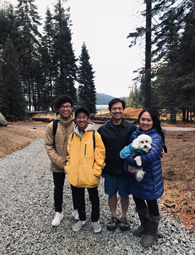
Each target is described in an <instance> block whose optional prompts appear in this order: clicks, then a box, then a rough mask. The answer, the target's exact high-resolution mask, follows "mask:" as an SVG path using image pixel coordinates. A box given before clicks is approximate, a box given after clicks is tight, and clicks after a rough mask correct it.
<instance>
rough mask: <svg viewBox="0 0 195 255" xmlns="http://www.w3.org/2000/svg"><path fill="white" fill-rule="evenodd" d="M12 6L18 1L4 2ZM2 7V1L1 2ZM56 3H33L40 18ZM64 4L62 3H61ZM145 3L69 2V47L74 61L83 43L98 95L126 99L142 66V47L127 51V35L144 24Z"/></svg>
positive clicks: (53, 0) (49, 0) (110, 0)
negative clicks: (73, 54) (136, 71)
mask: <svg viewBox="0 0 195 255" xmlns="http://www.w3.org/2000/svg"><path fill="white" fill-rule="evenodd" d="M7 1H8V2H10V3H12V4H13V5H14V6H15V5H16V4H17V0H7ZM0 2H1V3H3V0H0ZM56 2H57V0H46V1H45V0H35V5H37V7H38V11H39V14H40V16H41V17H42V18H43V20H44V17H45V12H46V8H47V7H49V8H50V10H51V12H52V13H53V5H54V4H55V3H56ZM62 2H63V1H62ZM143 2H144V0H122V1H119V0H68V1H67V3H65V2H63V3H64V7H68V6H69V7H70V8H71V10H70V17H71V20H72V28H71V30H72V33H73V34H72V43H73V49H74V51H75V55H76V57H79V55H80V54H81V46H82V44H83V42H85V44H86V47H87V49H88V52H89V55H90V63H91V64H92V66H93V70H94V71H95V86H96V91H97V92H99V93H105V94H109V95H111V96H114V97H122V96H128V95H129V92H130V90H131V89H130V88H129V87H130V86H132V84H133V83H132V78H134V77H135V75H134V74H133V71H134V70H135V69H137V68H138V67H142V66H143V63H144V62H143V56H144V50H145V49H144V43H143V44H142V45H141V47H140V46H139V47H133V48H131V49H130V48H129V47H128V45H129V42H130V40H129V39H127V35H128V34H129V33H130V32H133V31H134V30H135V27H136V26H137V25H138V24H139V23H140V22H144V18H143V17H141V16H140V14H139V10H140V9H141V8H142V9H143V8H144V7H145V6H144V5H143Z"/></svg>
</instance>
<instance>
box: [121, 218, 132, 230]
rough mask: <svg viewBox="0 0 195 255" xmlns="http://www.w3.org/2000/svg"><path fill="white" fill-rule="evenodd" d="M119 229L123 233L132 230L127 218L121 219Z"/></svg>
mask: <svg viewBox="0 0 195 255" xmlns="http://www.w3.org/2000/svg"><path fill="white" fill-rule="evenodd" d="M119 228H120V230H122V231H126V230H129V229H130V226H129V223H128V222H127V218H126V217H124V218H121V219H120V222H119Z"/></svg>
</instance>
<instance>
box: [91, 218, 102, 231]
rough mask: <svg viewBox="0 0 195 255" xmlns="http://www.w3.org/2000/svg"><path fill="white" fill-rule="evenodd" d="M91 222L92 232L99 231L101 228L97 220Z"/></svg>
mask: <svg viewBox="0 0 195 255" xmlns="http://www.w3.org/2000/svg"><path fill="white" fill-rule="evenodd" d="M91 224H92V227H93V231H94V233H99V232H101V230H102V228H101V225H100V223H99V221H96V222H91Z"/></svg>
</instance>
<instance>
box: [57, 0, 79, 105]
mask: <svg viewBox="0 0 195 255" xmlns="http://www.w3.org/2000/svg"><path fill="white" fill-rule="evenodd" d="M54 27H55V36H54V64H55V67H56V70H55V71H56V73H55V76H56V81H55V94H56V96H57V95H60V94H64V93H65V94H68V95H70V96H71V97H72V98H73V99H74V100H76V88H75V86H74V85H75V80H76V71H77V70H76V69H77V67H76V58H75V55H74V51H73V49H72V42H71V40H72V37H71V30H70V20H69V12H68V10H67V11H66V12H65V10H64V8H63V7H62V3H61V0H58V3H57V4H56V5H55V10H54Z"/></svg>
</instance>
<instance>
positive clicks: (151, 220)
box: [141, 214, 161, 247]
mask: <svg viewBox="0 0 195 255" xmlns="http://www.w3.org/2000/svg"><path fill="white" fill-rule="evenodd" d="M146 218H147V231H146V234H145V236H144V237H143V239H142V240H141V245H142V246H143V247H149V246H152V245H153V244H154V242H155V241H156V237H157V231H158V224H159V221H160V219H161V216H152V215H150V214H147V215H146Z"/></svg>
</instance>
